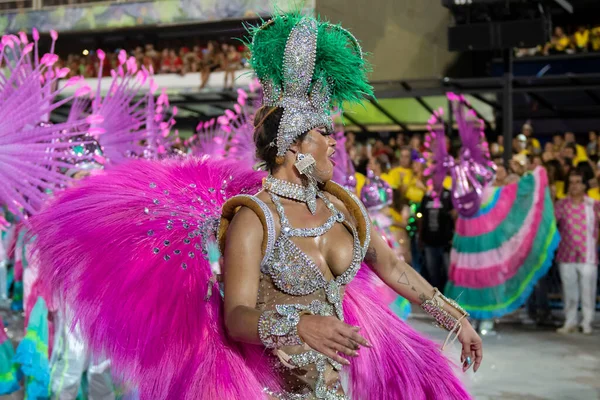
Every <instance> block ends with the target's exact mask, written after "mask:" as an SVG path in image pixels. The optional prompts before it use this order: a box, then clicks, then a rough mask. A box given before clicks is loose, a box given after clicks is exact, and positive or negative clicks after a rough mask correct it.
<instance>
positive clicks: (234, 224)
mask: <svg viewBox="0 0 600 400" xmlns="http://www.w3.org/2000/svg"><path fill="white" fill-rule="evenodd" d="M253 34H254V37H253V42H252V44H251V50H252V51H253V57H252V64H253V66H254V69H255V71H256V73H257V75H258V77H259V79H260V80H261V83H262V85H263V88H264V92H265V99H264V105H265V106H264V107H263V108H262V109H260V110H259V112H258V113H257V116H256V118H255V126H256V132H255V142H256V145H257V152H258V155H259V156H260V158H261V159H262V160H263V161H264V162H265V163H266V165H267V169H268V170H269V171H270V174H269V176H268V177H267V178H266V179H265V180H264V182H263V189H264V190H263V191H261V192H259V193H257V192H258V190H259V185H260V181H261V178H262V176H263V174H260V173H258V174H257V173H255V172H251V171H245V170H244V169H242V168H240V167H239V166H238V165H233V164H230V163H227V162H223V161H219V162H213V161H211V160H209V159H202V160H193V159H191V160H187V161H185V162H177V161H170V162H163V163H158V162H149V161H137V162H132V163H130V164H129V165H126V166H123V167H117V168H115V169H113V170H111V171H109V172H107V173H106V174H104V175H101V176H97V177H92V178H90V179H89V180H85V181H83V182H82V183H81V186H80V187H78V188H75V189H72V190H70V191H67V192H66V193H65V194H64V195H62V196H61V197H59V198H58V199H57V201H56V202H55V203H54V204H53V205H52V208H51V209H50V210H49V212H47V213H42V214H41V215H40V216H38V218H36V221H34V223H33V225H34V228H35V230H36V232H38V234H39V238H40V240H39V241H38V249H39V254H40V256H41V257H42V259H43V262H42V263H41V264H40V265H42V266H45V267H46V268H45V271H43V275H44V277H46V278H47V280H48V282H50V283H51V284H53V285H54V287H53V289H54V291H55V292H57V293H60V294H61V296H62V298H63V300H64V301H66V302H67V303H69V304H70V305H72V307H73V309H74V311H75V315H76V318H77V319H78V321H79V322H80V323H81V328H82V332H83V334H84V335H85V336H86V338H87V339H88V340H89V343H90V344H91V345H92V346H93V348H95V349H96V350H98V351H103V352H104V354H107V355H108V356H109V357H110V358H111V360H112V362H113V365H114V367H115V370H116V371H121V372H122V373H123V374H124V377H125V378H126V379H128V380H130V381H132V382H133V383H136V384H138V385H139V391H140V396H141V398H143V399H217V398H218V399H228V400H229V399H232V400H233V399H240V398H249V399H263V398H270V399H347V398H350V397H351V398H352V399H374V398H376V399H390V400H391V399H466V398H469V395H468V394H467V393H466V391H465V390H464V388H463V387H462V385H461V384H460V382H459V381H458V379H457V378H456V377H455V376H454V374H453V373H452V371H451V367H450V365H449V363H448V362H447V360H446V359H445V358H444V357H443V356H442V355H441V354H440V353H439V350H438V349H437V346H436V345H435V344H434V343H432V342H430V341H428V340H426V339H424V338H422V337H421V336H420V335H419V334H418V333H416V332H415V331H413V330H412V329H410V328H409V327H408V326H407V325H406V324H405V323H403V322H402V321H400V320H399V319H398V318H397V317H396V316H395V315H394V314H393V313H392V312H391V311H389V310H388V309H387V307H386V305H385V304H383V303H382V301H381V300H380V299H379V296H378V293H377V291H376V290H375V289H374V288H373V287H372V280H373V277H374V276H375V274H377V275H379V278H380V279H382V280H383V281H384V282H385V283H386V284H387V285H388V286H390V287H392V288H393V289H394V290H395V291H396V292H398V293H399V294H401V295H403V296H404V297H406V298H408V299H409V300H411V301H412V302H414V303H417V304H420V305H421V306H422V307H423V309H424V310H425V311H426V312H428V313H430V314H431V315H432V316H433V317H434V318H435V319H436V321H437V323H438V324H439V325H441V326H443V327H444V328H446V329H448V330H449V331H451V333H452V332H454V333H457V336H458V340H459V341H460V342H461V343H462V345H463V352H462V356H463V361H464V364H463V369H464V370H466V369H467V368H469V367H470V366H471V365H473V363H474V365H475V369H477V368H478V367H479V364H480V362H481V359H482V349H481V340H480V339H479V337H478V336H477V334H476V333H475V331H474V330H473V328H472V327H471V326H470V324H469V322H468V321H467V319H466V318H465V317H466V313H465V312H464V311H462V309H461V308H460V307H459V306H458V305H457V304H456V303H454V302H452V301H450V300H448V299H447V298H445V297H444V296H442V295H441V293H440V292H439V291H438V290H436V289H434V288H432V287H431V286H430V285H429V284H427V282H426V281H424V280H423V279H422V278H421V277H420V276H419V275H418V274H417V273H416V272H415V271H414V270H412V269H411V268H410V267H409V266H408V265H407V264H405V263H403V262H401V261H399V260H398V259H397V257H396V256H395V254H394V252H393V250H391V249H390V248H389V247H388V245H387V243H385V241H384V240H383V239H382V238H381V237H380V236H379V235H377V234H373V235H371V229H370V221H369V218H368V216H367V214H366V210H365V209H364V207H363V206H362V204H361V203H360V201H359V200H358V199H357V198H356V197H355V196H353V195H351V194H350V193H349V192H347V191H346V190H345V189H343V188H342V187H340V186H338V185H337V184H335V183H334V182H332V181H331V180H330V179H331V176H332V170H333V165H332V163H331V161H330V157H331V155H332V154H333V152H334V151H335V141H334V140H333V138H332V136H331V132H332V128H333V126H332V120H331V117H330V114H329V110H330V109H331V108H332V105H333V104H341V102H342V101H345V100H358V95H359V94H360V93H369V92H370V91H371V89H370V87H369V86H368V84H367V83H366V79H365V73H364V72H365V63H364V61H363V59H362V53H361V51H360V47H359V46H358V44H357V42H356V39H354V37H353V36H352V35H351V34H350V33H349V32H348V31H346V30H344V29H342V28H341V27H339V26H335V25H332V24H329V23H326V22H319V21H316V20H314V19H311V18H307V17H303V16H300V15H297V14H289V15H284V16H276V17H274V18H273V19H272V20H271V21H269V22H267V23H266V24H265V25H263V26H262V27H260V28H257V29H255V30H254V31H253ZM256 193H257V194H256ZM239 194H241V195H239ZM249 194H256V195H254V196H251V195H249ZM66 209H68V210H70V213H64V211H65V210H66ZM57 215H64V217H63V218H56V216H57ZM219 216H221V218H220V222H219ZM215 217H216V218H215ZM75 220H77V221H78V223H77V224H73V222H74V221H75ZM323 221H325V223H323ZM215 228H218V229H217V231H218V232H217V234H216V236H217V239H218V241H219V243H220V246H221V249H222V250H223V257H224V258H223V261H224V262H223V265H224V276H223V279H222V281H223V282H222V283H223V285H222V287H220V285H219V284H218V282H219V280H220V277H219V275H220V274H219V268H218V265H217V263H214V262H213V263H209V262H207V260H205V259H204V258H203V257H202V256H201V255H200V253H199V252H197V251H196V250H202V255H208V253H209V250H210V248H211V240H210V238H211V236H212V235H213V234H214V233H215ZM65 235H68V237H69V240H68V241H66V240H64V237H65ZM82 254H85V256H84V257H82ZM363 260H364V261H365V263H363ZM367 264H368V265H367ZM65 265H68V266H69V267H68V268H66V267H65ZM165 282H168V284H165ZM219 289H223V298H224V301H223V300H222V299H221V297H220V296H219ZM223 327H225V330H226V332H225V331H224V329H223ZM361 347H364V349H363V350H362V351H361V357H356V356H357V351H358V350H359V349H360V348H361ZM342 371H345V372H346V373H348V374H349V375H348V378H349V379H348V384H347V385H343V384H342V379H341V377H340V372H342Z"/></svg>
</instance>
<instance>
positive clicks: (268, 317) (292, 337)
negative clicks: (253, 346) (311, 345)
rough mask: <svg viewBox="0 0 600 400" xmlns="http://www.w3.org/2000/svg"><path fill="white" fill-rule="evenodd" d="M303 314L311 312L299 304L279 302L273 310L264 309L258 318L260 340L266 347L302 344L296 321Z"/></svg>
mask: <svg viewBox="0 0 600 400" xmlns="http://www.w3.org/2000/svg"><path fill="white" fill-rule="evenodd" d="M304 314H311V312H310V311H309V309H308V307H307V306H304V305H301V304H279V305H276V306H275V311H264V312H263V313H262V314H261V315H260V318H259V320H258V336H259V338H260V341H261V342H262V343H263V344H264V345H265V347H267V348H279V347H282V346H297V345H302V344H304V342H303V341H302V339H300V336H298V323H299V322H300V316H302V315H304Z"/></svg>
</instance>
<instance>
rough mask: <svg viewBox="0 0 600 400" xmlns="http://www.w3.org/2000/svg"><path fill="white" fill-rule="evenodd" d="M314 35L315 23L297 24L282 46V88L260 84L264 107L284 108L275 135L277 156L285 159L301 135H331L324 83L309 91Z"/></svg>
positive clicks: (331, 125) (315, 42) (263, 81)
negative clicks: (324, 130) (318, 131)
mask: <svg viewBox="0 0 600 400" xmlns="http://www.w3.org/2000/svg"><path fill="white" fill-rule="evenodd" d="M317 34H318V29H317V21H315V20H313V19H310V18H306V19H302V20H301V21H300V22H298V24H297V25H296V26H295V27H294V28H293V29H292V31H291V32H290V35H289V37H288V39H287V42H286V45H285V52H284V55H283V87H277V86H276V85H275V84H274V83H273V81H271V80H269V79H263V80H262V81H261V84H262V87H263V97H264V100H263V103H264V104H265V105H270V106H279V107H283V115H282V117H281V121H280V123H279V130H278V132H277V155H278V156H283V155H285V153H286V151H287V150H288V149H289V147H290V145H291V144H292V143H293V142H294V141H295V140H296V138H297V137H298V136H300V135H301V134H303V133H304V132H307V131H309V130H311V129H313V128H316V127H319V126H324V127H326V128H327V129H328V130H331V131H333V120H332V118H331V116H330V113H329V108H330V94H329V88H328V85H327V82H323V81H317V82H315V83H314V85H313V88H311V83H312V80H313V74H314V69H315V57H316V54H317ZM311 89H312V90H311ZM313 92H314V93H313Z"/></svg>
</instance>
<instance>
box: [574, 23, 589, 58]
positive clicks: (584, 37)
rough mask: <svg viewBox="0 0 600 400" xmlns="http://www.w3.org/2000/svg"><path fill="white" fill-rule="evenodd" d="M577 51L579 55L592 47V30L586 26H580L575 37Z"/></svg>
mask: <svg viewBox="0 0 600 400" xmlns="http://www.w3.org/2000/svg"><path fill="white" fill-rule="evenodd" d="M573 42H574V44H575V51H577V52H578V53H583V52H587V51H588V49H589V46H590V30H589V29H587V28H586V27H585V26H580V27H579V29H577V32H575V34H574V35H573Z"/></svg>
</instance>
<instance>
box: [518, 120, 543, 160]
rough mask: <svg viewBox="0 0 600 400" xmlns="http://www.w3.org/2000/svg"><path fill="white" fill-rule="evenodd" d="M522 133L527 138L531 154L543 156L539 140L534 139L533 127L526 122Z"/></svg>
mask: <svg viewBox="0 0 600 400" xmlns="http://www.w3.org/2000/svg"><path fill="white" fill-rule="evenodd" d="M521 133H522V134H523V135H525V137H526V138H527V150H528V151H529V152H530V153H531V154H541V153H542V145H541V144H540V141H539V140H537V139H536V138H534V137H533V126H532V125H531V124H530V123H528V122H526V123H525V124H524V125H523V127H522V128H521Z"/></svg>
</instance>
